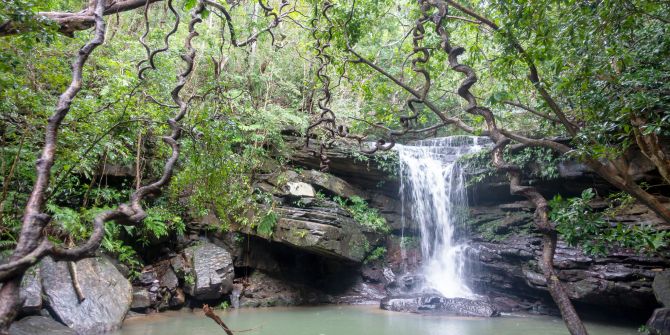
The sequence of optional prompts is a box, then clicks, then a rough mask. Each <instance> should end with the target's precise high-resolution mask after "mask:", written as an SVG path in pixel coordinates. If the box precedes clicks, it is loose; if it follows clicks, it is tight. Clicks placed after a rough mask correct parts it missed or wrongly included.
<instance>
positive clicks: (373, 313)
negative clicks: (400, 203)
mask: <svg viewBox="0 0 670 335" xmlns="http://www.w3.org/2000/svg"><path fill="white" fill-rule="evenodd" d="M218 314H219V316H221V318H222V319H223V320H224V321H225V322H226V323H227V324H228V326H229V327H230V328H232V329H233V330H244V329H251V328H253V329H255V330H252V331H247V332H242V333H240V334H250V335H364V334H365V335H381V334H384V335H489V334H495V335H519V334H523V335H533V334H540V335H567V334H568V332H567V330H565V326H564V325H563V322H562V321H561V320H560V319H558V318H550V317H534V316H533V317H513V316H505V317H500V318H490V319H488V318H457V317H438V316H421V315H414V314H404V313H395V312H387V311H382V310H379V309H378V307H377V306H324V307H292V308H279V307H277V308H262V309H231V310H228V311H220V312H219V313H218ZM587 328H588V329H589V333H590V334H591V335H635V334H637V331H636V330H635V329H633V328H625V327H617V326H608V325H604V324H587ZM159 334H160V335H213V334H224V332H223V330H222V329H221V328H220V327H219V326H218V325H216V324H215V323H214V322H213V321H212V320H210V319H209V318H207V317H205V316H204V314H203V313H202V312H201V311H199V310H198V311H197V312H193V313H192V312H188V311H179V312H176V311H175V312H165V313H161V314H155V315H151V316H146V317H133V318H131V319H129V320H127V321H126V323H125V324H124V327H123V329H122V330H121V331H119V332H116V333H114V335H159Z"/></svg>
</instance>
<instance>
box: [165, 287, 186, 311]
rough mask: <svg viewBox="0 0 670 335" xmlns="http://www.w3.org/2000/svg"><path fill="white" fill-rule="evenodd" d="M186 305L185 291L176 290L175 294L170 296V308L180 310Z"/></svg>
mask: <svg viewBox="0 0 670 335" xmlns="http://www.w3.org/2000/svg"><path fill="white" fill-rule="evenodd" d="M185 303H186V295H184V290H182V289H181V288H177V289H175V290H174V293H172V295H171V296H170V300H169V301H168V306H169V307H170V308H178V307H181V306H184V304H185Z"/></svg>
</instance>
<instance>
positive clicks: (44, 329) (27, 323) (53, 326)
mask: <svg viewBox="0 0 670 335" xmlns="http://www.w3.org/2000/svg"><path fill="white" fill-rule="evenodd" d="M35 334H49V335H76V334H77V333H76V332H75V331H74V330H72V329H70V328H68V327H66V326H64V325H63V324H62V323H59V322H57V321H54V319H52V318H48V317H45V316H29V317H25V318H23V319H21V320H19V321H16V322H14V323H12V326H11V327H10V328H9V335H35Z"/></svg>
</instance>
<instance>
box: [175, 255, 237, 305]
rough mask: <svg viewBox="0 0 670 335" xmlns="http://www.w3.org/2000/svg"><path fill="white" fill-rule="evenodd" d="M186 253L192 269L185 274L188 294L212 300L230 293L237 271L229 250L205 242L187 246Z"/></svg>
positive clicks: (200, 298) (199, 298)
mask: <svg viewBox="0 0 670 335" xmlns="http://www.w3.org/2000/svg"><path fill="white" fill-rule="evenodd" d="M184 255H185V258H186V259H187V260H188V262H189V265H190V266H189V268H190V271H189V272H187V273H186V274H185V287H184V288H185V292H186V294H188V295H190V296H192V297H194V298H196V299H198V300H210V299H219V298H220V297H221V296H222V295H223V294H227V293H230V291H231V290H232V288H233V278H234V277H235V271H234V267H233V259H232V257H231V256H230V254H229V253H228V251H226V250H225V249H223V248H221V247H218V246H216V245H214V244H212V243H209V242H204V243H201V244H199V245H196V246H193V247H189V248H186V249H185V250H184ZM174 264H175V262H173V266H174Z"/></svg>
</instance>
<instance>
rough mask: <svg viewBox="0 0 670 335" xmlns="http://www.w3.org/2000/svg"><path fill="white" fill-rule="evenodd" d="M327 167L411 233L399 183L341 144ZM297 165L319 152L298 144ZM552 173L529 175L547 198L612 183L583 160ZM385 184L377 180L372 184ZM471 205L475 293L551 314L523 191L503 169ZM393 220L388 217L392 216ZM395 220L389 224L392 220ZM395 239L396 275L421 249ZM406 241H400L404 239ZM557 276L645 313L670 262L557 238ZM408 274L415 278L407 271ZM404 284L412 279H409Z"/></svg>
mask: <svg viewBox="0 0 670 335" xmlns="http://www.w3.org/2000/svg"><path fill="white" fill-rule="evenodd" d="M328 157H329V159H330V160H331V162H332V163H331V165H330V168H331V170H330V172H331V173H332V174H334V175H337V176H340V177H342V178H343V179H345V180H346V181H347V182H349V183H350V184H352V185H355V186H358V187H360V188H364V189H366V190H367V191H368V192H369V193H368V196H369V199H370V203H372V204H374V205H375V206H377V208H383V209H384V210H383V212H384V213H385V214H387V216H388V217H390V218H391V220H390V222H392V223H393V228H394V230H395V231H394V233H396V234H398V235H400V230H401V228H402V229H403V230H404V233H403V238H404V239H405V240H407V239H408V238H409V239H413V238H416V237H417V235H418V233H417V232H416V228H415V227H413V226H412V222H411V221H407V220H406V221H405V222H404V227H403V226H402V225H401V224H400V222H401V221H402V220H400V216H399V214H400V213H401V211H400V202H399V199H398V194H397V190H398V183H397V182H396V181H393V180H392V179H389V176H388V174H387V173H385V172H384V171H383V170H382V169H380V168H379V167H378V166H377V165H376V164H374V163H373V164H370V162H367V163H359V164H357V163H356V162H355V161H354V160H353V159H352V158H351V154H350V153H348V152H347V151H346V150H343V149H340V148H334V149H333V150H331V151H329V152H328ZM292 158H293V159H294V160H295V161H296V162H297V163H299V164H300V165H303V166H307V167H312V168H317V167H318V163H319V162H318V158H317V157H313V156H311V155H309V153H306V152H304V151H299V152H298V153H297V154H296V155H294V156H293V157H292ZM636 162H638V163H637V164H636V165H635V166H631V168H632V169H634V171H633V172H632V174H633V175H634V176H635V178H636V179H641V180H653V179H654V178H656V177H655V176H654V175H653V174H654V166H653V165H652V164H649V162H648V161H646V160H645V159H644V157H639V159H638V160H636ZM558 173H559V177H558V178H557V179H554V180H550V181H533V184H534V185H535V186H537V187H538V189H539V190H540V191H541V192H542V193H543V194H544V195H545V196H546V197H547V198H551V197H553V196H554V195H555V194H559V193H560V194H562V195H563V196H576V195H578V194H579V193H581V191H582V190H584V189H586V188H589V187H594V188H596V189H598V190H600V191H601V192H603V193H604V194H606V193H607V192H609V191H613V189H612V187H611V186H610V185H609V184H607V183H606V182H604V181H602V180H600V179H599V178H598V177H597V176H596V175H595V174H594V173H593V172H592V171H590V170H589V169H588V168H587V167H586V166H584V165H582V164H579V163H577V162H571V161H564V162H561V163H560V165H559V166H558ZM380 183H381V184H384V186H382V187H375V185H379V184H380ZM468 192H469V195H470V196H469V197H470V199H471V210H470V218H469V224H468V227H460V230H461V234H460V235H461V238H464V239H468V240H471V242H470V250H469V254H468V258H469V260H470V262H469V271H470V278H471V279H470V285H471V286H472V287H473V288H474V289H475V290H476V291H477V292H478V293H480V294H483V295H486V296H489V297H490V298H491V302H492V303H493V304H494V305H495V306H496V308H499V309H500V310H501V311H519V310H523V311H531V312H538V313H552V314H553V313H557V310H556V309H555V307H554V304H553V302H552V301H551V297H550V296H549V294H548V292H547V289H546V284H545V282H544V278H543V276H542V275H541V271H540V270H539V268H538V266H537V259H538V257H539V255H540V249H541V240H540V237H539V234H538V233H537V232H536V231H535V230H534V226H533V224H532V219H533V208H530V206H529V204H528V203H526V202H524V201H523V200H524V199H523V198H521V197H515V196H511V195H510V194H509V184H508V183H507V182H506V180H505V178H504V177H503V176H500V177H498V178H493V179H491V180H489V181H488V182H486V183H482V184H478V185H475V186H474V187H471V188H470V189H469V190H468ZM394 219H395V220H394ZM615 221H618V222H622V223H624V224H628V223H650V224H660V223H661V222H660V221H659V219H658V218H657V217H656V216H655V215H654V214H653V213H652V212H650V211H649V210H647V209H646V208H645V207H643V206H639V205H637V206H633V207H632V208H630V209H628V210H627V211H626V212H624V213H621V214H620V215H619V216H618V217H616V218H615ZM394 222H395V223H394ZM405 242H406V241H402V242H399V241H398V240H397V239H395V240H394V239H393V238H390V239H387V243H386V244H385V247H386V248H387V249H388V253H387V257H386V261H387V262H388V268H389V269H393V270H394V271H395V272H396V275H401V274H402V272H403V271H406V270H408V269H409V270H410V271H411V270H412V269H415V268H417V267H419V266H420V263H421V260H420V254H419V255H417V253H418V252H417V250H416V246H412V245H411V244H412V243H409V244H408V245H405V246H404V248H403V249H404V250H403V251H402V252H401V250H400V247H399V245H400V244H401V243H405ZM406 244H407V243H406ZM555 265H556V268H557V269H558V270H559V276H560V278H561V280H562V281H563V282H564V283H565V285H566V288H567V290H568V293H569V295H570V296H571V298H572V299H573V301H574V302H575V303H576V305H577V307H578V309H580V310H582V311H584V310H601V311H607V312H620V314H624V315H626V316H631V315H639V316H640V317H645V316H648V315H650V314H651V312H652V310H653V309H654V308H655V307H657V306H659V305H658V303H657V301H656V299H655V297H654V290H653V288H652V284H651V283H652V282H653V281H654V278H655V277H656V276H657V275H658V274H659V273H660V272H661V271H663V270H664V269H667V268H670V258H668V257H650V256H647V255H640V254H635V253H633V252H625V251H621V252H617V253H613V254H611V255H608V256H607V257H594V256H590V255H586V254H584V253H583V252H582V251H581V250H579V249H578V248H574V247H570V246H567V245H565V243H562V242H559V246H558V249H557V252H556V258H555ZM412 278H415V277H412ZM398 285H404V284H402V283H400V284H399V281H398V280H396V281H392V283H391V284H390V285H387V287H386V289H387V290H388V291H389V292H390V293H392V294H399V293H398V292H397V287H398ZM410 285H411V283H410Z"/></svg>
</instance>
